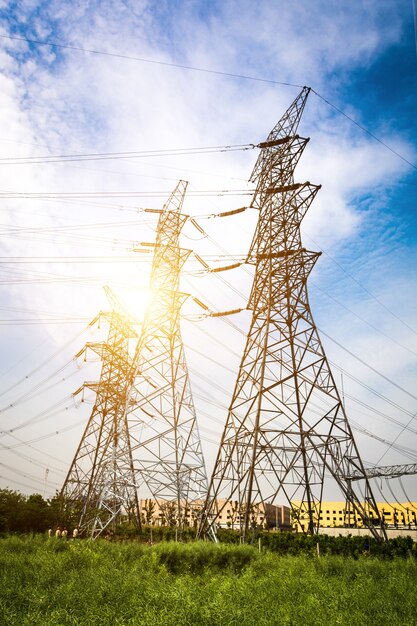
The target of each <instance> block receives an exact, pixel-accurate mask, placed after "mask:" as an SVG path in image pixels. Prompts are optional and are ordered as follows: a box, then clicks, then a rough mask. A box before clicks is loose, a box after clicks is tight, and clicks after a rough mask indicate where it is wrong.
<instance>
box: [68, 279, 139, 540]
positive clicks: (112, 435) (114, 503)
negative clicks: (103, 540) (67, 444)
mask: <svg viewBox="0 0 417 626" xmlns="http://www.w3.org/2000/svg"><path fill="white" fill-rule="evenodd" d="M105 289H106V293H107V297H108V298H109V300H110V302H111V304H112V305H113V307H114V309H113V310H112V311H111V312H102V313H100V314H99V315H98V316H97V317H96V318H95V319H94V320H93V321H92V322H91V325H94V324H95V323H96V322H100V320H101V319H103V320H105V321H107V322H108V324H109V331H108V338H107V341H105V342H99V343H91V342H89V343H87V344H86V346H85V347H84V348H83V349H82V350H81V351H80V352H79V353H78V354H77V355H76V357H80V356H81V355H82V354H85V355H86V354H87V351H89V350H91V351H93V352H94V353H96V354H98V355H99V356H100V357H101V359H102V370H101V375H100V380H99V382H94V383H92V382H86V383H84V384H83V386H82V387H80V389H78V390H77V391H76V392H75V394H74V395H76V394H78V393H81V392H82V393H84V388H89V389H90V390H92V391H94V392H95V393H96V400H95V403H94V407H93V410H92V412H91V416H90V418H89V420H88V423H87V426H86V428H85V431H84V433H83V435H82V437H81V441H80V444H79V446H78V449H77V451H76V453H75V456H74V459H73V461H72V464H71V467H70V469H69V472H68V475H67V477H66V480H65V483H64V486H63V488H62V491H61V495H62V496H63V498H64V501H65V504H66V505H67V506H71V507H72V508H73V510H74V513H75V514H78V519H79V522H78V523H79V526H80V529H81V531H82V532H83V533H85V534H88V535H90V536H92V537H96V536H98V535H100V534H101V533H102V532H103V531H104V530H105V529H107V528H111V527H112V526H113V525H114V524H115V523H117V522H118V521H120V517H121V515H128V516H129V517H130V519H131V520H132V521H133V522H134V523H135V524H136V525H137V526H138V527H140V514H139V503H138V497H137V491H136V486H135V473H134V468H133V460H132V453H131V447H130V439H129V429H128V424H127V420H126V399H127V394H128V391H129V388H130V385H131V374H132V364H133V361H132V358H131V357H130V356H129V338H131V337H137V334H136V332H135V331H134V330H133V328H132V326H131V324H130V322H129V320H128V319H127V317H125V316H124V315H123V314H122V313H121V312H120V311H119V310H117V308H118V304H117V301H116V299H115V298H114V296H113V294H112V292H111V291H110V289H108V288H105Z"/></svg>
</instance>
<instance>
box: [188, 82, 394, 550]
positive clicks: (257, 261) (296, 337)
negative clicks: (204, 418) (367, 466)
mask: <svg viewBox="0 0 417 626" xmlns="http://www.w3.org/2000/svg"><path fill="white" fill-rule="evenodd" d="M308 93H309V89H308V88H304V89H303V90H302V91H301V93H300V94H299V96H298V97H297V98H296V99H295V100H294V102H293V104H292V105H291V106H290V107H289V109H288V110H287V111H286V113H285V114H284V115H283V117H282V118H281V120H280V121H279V122H278V123H277V124H276V126H275V127H274V128H273V129H272V131H271V132H270V134H269V136H268V138H267V140H266V141H265V142H263V143H262V144H260V147H261V152H260V155H259V157H258V160H257V163H256V165H255V168H254V170H253V173H252V176H251V180H252V181H253V182H256V183H257V187H256V191H255V194H254V198H253V202H252V206H253V207H255V208H257V209H259V220H258V225H257V229H256V232H255V235H254V238H253V241H252V244H251V248H250V251H249V255H248V259H247V261H248V263H251V264H253V265H254V266H255V277H254V282H253V287H252V291H251V294H250V298H249V306H248V308H249V309H251V310H252V311H253V313H252V321H251V325H250V329H249V333H248V337H247V342H246V346H245V349H244V353H243V357H242V360H241V364H240V369H239V373H238V377H237V382H236V386H235V389H234V393H233V398H232V401H231V404H230V408H229V413H228V417H227V421H226V425H225V429H224V432H223V435H222V439H221V443H220V448H219V451H218V455H217V459H216V463H215V467H214V471H213V475H212V478H211V483H210V486H209V495H208V498H207V502H206V505H205V512H204V516H203V518H202V522H201V525H200V532H205V531H207V530H210V529H211V530H212V529H213V528H215V526H216V521H217V520H218V517H219V515H220V513H221V511H222V510H223V508H225V507H227V506H230V501H232V500H237V502H238V506H239V513H240V523H241V535H242V537H243V540H247V538H248V534H249V531H250V526H251V520H253V511H254V509H255V508H256V506H257V505H259V504H260V503H265V504H266V503H271V504H276V503H277V502H278V501H277V499H278V497H280V498H286V500H287V502H288V503H289V505H290V506H291V508H292V514H293V515H294V517H295V518H296V519H298V520H299V521H300V523H304V520H305V519H307V522H306V524H305V526H304V531H305V532H307V533H310V534H314V533H317V532H318V529H319V524H320V521H319V520H320V512H321V501H322V495H323V486H324V481H325V476H328V475H331V476H332V477H333V478H334V480H335V481H336V483H337V485H338V486H339V488H340V490H341V491H342V493H343V494H344V496H345V498H346V501H347V503H348V504H347V506H348V507H353V509H355V510H356V511H357V513H358V514H359V515H360V516H361V518H362V519H363V520H364V523H365V525H366V526H367V527H368V528H369V530H370V532H371V533H372V534H373V535H374V536H375V537H376V538H378V539H382V538H385V537H386V534H385V529H384V527H383V524H381V525H380V527H378V524H379V523H380V519H379V513H378V509H377V506H376V502H375V499H374V496H373V494H372V491H371V488H370V485H369V482H368V479H367V477H366V473H365V470H364V467H363V464H362V461H361V459H360V456H359V452H358V449H357V446H356V443H355V441H354V438H353V435H352V431H351V428H350V426H349V423H348V420H347V417H346V414H345V410H344V407H343V403H342V401H341V398H340V395H339V393H338V390H337V388H336V384H335V381H334V378H333V375H332V373H331V371H330V367H329V363H328V361H327V358H326V355H325V352H324V349H323V346H322V344H321V341H320V338H319V335H318V332H317V328H316V325H315V323H314V320H313V317H312V314H311V311H310V306H309V302H308V294H307V278H308V276H309V274H310V272H311V270H312V269H313V267H314V264H315V262H316V260H317V258H318V256H319V254H318V253H316V252H310V251H308V250H306V249H305V248H304V247H303V245H302V241H301V235H300V223H301V221H302V219H303V217H304V215H305V214H306V212H307V210H308V208H309V206H310V204H311V202H312V200H313V199H314V197H315V195H316V193H317V192H318V190H319V188H320V187H319V186H316V185H312V184H311V183H309V182H306V183H303V184H300V183H294V168H295V166H296V165H297V163H298V160H299V159H300V157H301V155H302V153H303V150H304V148H305V146H306V145H307V143H308V141H309V140H308V139H304V138H302V137H300V136H299V135H298V134H297V128H298V124H299V121H300V118H301V115H302V113H303V110H304V106H305V103H306V99H307V96H308ZM353 471H358V472H360V474H361V477H362V479H363V485H364V491H363V492H362V494H361V496H362V497H360V496H359V495H358V493H357V492H356V491H355V490H354V489H353V487H352V481H351V480H350V479H349V477H350V476H351V475H352V473H353ZM373 520H374V521H375V522H376V525H374V523H373Z"/></svg>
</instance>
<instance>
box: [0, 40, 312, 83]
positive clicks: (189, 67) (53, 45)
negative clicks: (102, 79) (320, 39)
mask: <svg viewBox="0 0 417 626" xmlns="http://www.w3.org/2000/svg"><path fill="white" fill-rule="evenodd" d="M0 37H2V38H3V39H12V40H13V41H25V42H27V43H33V44H36V45H39V46H50V47H51V48H60V49H64V50H75V51H76V52H87V53H89V54H97V55H101V56H107V57H115V58H117V59H126V60H129V61H139V62H141V63H151V64H153V65H163V66H166V67H176V68H178V69H182V70H191V71H193V72H204V73H206V74H216V75H218V76H226V77H229V78H240V79H243V80H253V81H256V82H260V83H269V84H272V85H284V86H286V87H297V88H299V89H302V87H303V86H302V85H297V84H294V83H288V82H283V81H278V80H272V79H270V78H259V77H257V76H247V75H245V74H234V73H232V72H221V71H220V70H210V69H208V68H203V67H194V66H192V65H184V64H181V63H170V62H169V61H156V60H155V59H147V58H145V57H134V56H130V55H127V54H117V53H115V52H105V51H104V50H91V49H88V48H82V47H81V46H70V45H68V44H59V43H52V42H47V41H39V40H37V39H28V38H26V37H16V36H13V35H0Z"/></svg>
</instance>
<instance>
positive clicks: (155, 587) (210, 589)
mask: <svg viewBox="0 0 417 626" xmlns="http://www.w3.org/2000/svg"><path fill="white" fill-rule="evenodd" d="M0 577H1V579H0V581H1V582H0V612H1V615H0V623H1V624H2V626H12V625H13V626H28V625H30V626H35V625H36V626H37V625H39V626H52V625H53V626H67V625H68V626H69V625H77V624H78V625H83V626H107V625H108V626H124V625H126V626H127V625H136V624H138V625H139V624H140V625H142V624H143V625H146V626H159V625H161V626H162V625H163V626H183V625H189V626H199V625H207V626H216V625H219V626H220V625H221V626H232V625H233V626H249V625H255V624H256V625H257V626H263V625H267V624H268V626H275V625H277V626H278V625H279V626H285V625H290V624H291V625H292V624H294V625H295V624H297V625H298V624H303V626H313V625H316V624H326V626H334V625H336V624H343V625H349V626H353V625H360V626H363V624H366V623H372V624H388V623H389V624H396V626H410V625H414V624H416V625H417V593H416V589H417V563H416V560H415V559H412V558H409V559H400V558H395V559H391V560H383V559H376V558H374V557H372V556H366V557H365V556H364V557H361V558H359V559H357V560H354V559H352V558H345V557H341V556H332V555H328V556H322V557H321V558H317V557H314V556H282V555H276V554H272V553H267V552H265V553H261V554H259V553H258V551H257V550H256V549H255V548H252V547H250V546H228V545H213V544H209V543H195V544H188V545H183V544H175V543H161V544H158V545H156V546H153V547H148V546H145V545H143V544H140V543H135V542H126V543H116V542H115V543H110V542H106V541H104V540H102V541H96V542H90V541H82V540H76V541H64V540H61V539H55V538H54V539H49V540H48V539H45V538H43V537H34V538H31V537H26V538H19V537H8V538H4V539H1V540H0Z"/></svg>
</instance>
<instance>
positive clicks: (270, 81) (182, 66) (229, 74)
mask: <svg viewBox="0 0 417 626" xmlns="http://www.w3.org/2000/svg"><path fill="white" fill-rule="evenodd" d="M413 15H414V25H415V32H417V28H416V12H415V3H414V0H413ZM0 37H1V38H3V39H10V40H13V41H25V42H27V43H32V44H36V45H40V46H49V47H52V48H59V49H66V50H74V51H77V52H86V53H89V54H95V55H102V56H108V57H115V58H119V59H126V60H131V61H139V62H141V63H151V64H154V65H161V66H166V67H174V68H178V69H185V70H190V71H194V72H202V73H206V74H214V75H218V76H225V77H228V78H239V79H243V80H251V81H256V82H261V83H268V84H272V85H284V86H287V87H297V88H298V89H303V88H304V87H305V86H303V85H298V84H295V83H290V82H284V81H277V80H273V79H269V78H260V77H257V76H248V75H245V74H235V73H232V72H222V71H220V70H210V69H208V68H203V67H195V66H191V65H185V64H180V63H171V62H168V61H157V60H155V59H148V58H145V57H134V56H130V55H124V54H118V53H114V52H105V51H104V50H92V49H88V48H83V47H81V46H71V45H68V44H59V43H55V42H46V41H39V40H37V39H29V38H26V37H17V36H14V35H0ZM416 50H417V35H416ZM310 89H311V91H312V93H314V94H315V95H316V96H317V97H318V98H320V99H321V100H322V101H323V102H325V103H326V104H327V105H328V106H330V107H331V108H333V109H334V110H335V111H337V112H338V113H340V115H343V116H344V117H345V118H346V119H348V120H349V121H350V122H352V124H354V125H355V126H357V127H358V128H359V129H360V130H362V132H364V133H366V134H367V135H369V136H370V137H372V139H374V140H375V141H377V142H378V143H379V144H381V145H382V146H383V147H384V148H386V149H387V150H389V151H390V152H391V153H392V154H394V155H395V156H397V157H398V158H399V159H401V160H402V161H404V162H405V163H407V164H408V165H410V166H411V167H412V168H413V169H415V170H417V166H416V165H415V164H414V163H412V162H411V161H409V160H408V159H407V158H406V157H404V156H402V155H401V154H400V153H399V152H397V151H396V150H394V148H391V146H389V145H388V144H387V143H385V141H382V139H379V137H377V136H376V135H375V134H374V133H372V132H371V131H370V130H368V129H367V128H365V126H362V125H361V124H359V122H357V121H356V120H355V119H354V118H353V117H351V116H350V115H348V114H347V113H345V112H344V111H343V110H342V109H340V108H339V107H337V106H336V105H335V104H333V103H332V102H330V101H329V100H327V98H325V97H324V96H322V95H321V94H320V93H318V91H316V90H315V89H313V88H310Z"/></svg>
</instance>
